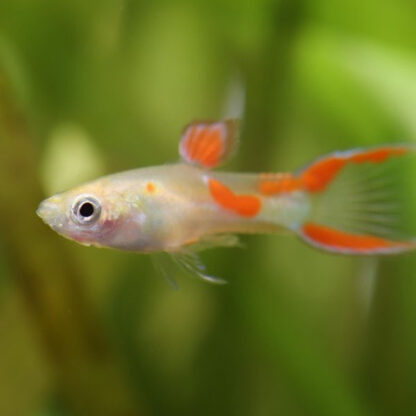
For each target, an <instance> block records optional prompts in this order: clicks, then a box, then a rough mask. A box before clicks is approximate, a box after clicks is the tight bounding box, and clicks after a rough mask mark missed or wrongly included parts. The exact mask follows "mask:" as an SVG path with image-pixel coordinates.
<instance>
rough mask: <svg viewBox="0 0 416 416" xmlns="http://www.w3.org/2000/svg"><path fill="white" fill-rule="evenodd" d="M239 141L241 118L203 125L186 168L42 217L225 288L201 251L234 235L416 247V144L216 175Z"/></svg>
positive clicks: (193, 131)
mask: <svg viewBox="0 0 416 416" xmlns="http://www.w3.org/2000/svg"><path fill="white" fill-rule="evenodd" d="M237 136H238V121H237V120H233V119H227V120H222V121H218V122H200V121H197V122H193V123H191V124H189V125H188V126H187V127H186V128H185V129H184V131H183V133H182V136H181V139H180V143H179V153H180V156H181V159H182V160H181V162H179V163H176V164H168V165H163V166H156V167H146V168H140V169H136V170H131V171H127V172H122V173H117V174H113V175H110V176H105V177H102V178H99V179H97V180H95V181H93V182H89V183H87V184H84V185H81V186H78V187H76V188H74V189H71V190H69V191H67V192H64V193H61V194H58V195H55V196H52V197H50V198H48V199H46V200H44V201H43V202H42V203H41V204H40V206H39V208H38V210H37V214H38V215H39V216H40V217H41V218H42V219H43V221H44V222H45V223H47V224H48V225H49V226H50V227H52V228H53V229H54V230H55V231H56V232H58V233H59V234H61V235H63V236H64V237H67V238H69V239H72V240H75V241H77V242H79V243H81V244H84V245H94V246H97V247H111V248H115V249H120V250H128V251H134V252H140V253H167V254H169V255H170V256H171V257H172V259H173V260H174V261H175V262H176V263H177V264H179V265H180V266H181V267H182V268H183V269H184V270H186V271H188V272H190V273H191V274H194V275H197V276H199V277H201V278H203V279H205V280H210V281H214V282H218V283H219V282H222V280H221V279H217V278H215V277H212V276H210V275H208V274H206V273H205V271H204V266H203V265H202V263H201V262H200V261H199V259H198V257H197V254H196V253H197V252H198V251H199V250H202V249H205V248H209V247H213V246H233V245H236V244H238V239H237V238H236V237H235V236H234V234H240V233H277V232H280V231H282V230H287V231H290V232H291V233H294V234H296V235H297V236H299V237H300V238H301V239H302V240H304V241H305V242H307V243H309V244H311V245H312V246H314V247H317V248H320V249H322V250H326V251H330V252H334V253H343V254H360V255H373V254H395V253H401V252H405V251H409V250H413V249H415V248H416V242H415V240H414V239H412V238H411V237H409V236H408V235H407V234H406V233H407V228H408V227H407V224H408V223H407V220H406V211H405V209H404V208H403V206H402V202H403V201H402V200H401V195H403V194H404V195H405V192H401V188H400V186H401V181H402V178H403V175H397V172H399V170H398V169H397V167H398V168H402V167H403V166H404V163H403V162H402V160H405V159H406V158H407V157H408V156H409V155H411V154H412V153H413V152H414V149H413V148H412V147H411V146H408V145H386V146H382V147H376V148H370V149H357V150H350V151H343V152H335V153H332V154H330V155H327V156H324V157H321V158H319V159H318V160H316V161H314V162H312V163H311V164H310V165H309V166H307V167H306V168H304V169H302V170H300V171H299V172H297V173H294V174H292V173H267V174H251V173H228V172H221V173H220V172H214V171H213V170H212V169H213V168H215V167H217V166H218V165H220V164H221V163H223V162H224V161H225V160H226V159H227V158H228V157H229V156H230V155H231V154H232V153H233V152H234V150H235V148H236V145H237V142H238V140H237ZM390 165H392V166H393V167H389V169H390V170H387V169H386V170H384V169H383V168H382V167H383V166H390ZM394 178H396V179H398V181H396V182H395V181H394V180H392V179H394ZM398 185H400V186H398ZM402 199H403V200H406V198H402ZM400 223H402V224H403V223H404V227H402V228H403V230H404V232H403V231H402V230H401V228H400ZM162 263H163V262H162ZM158 264H161V263H158ZM160 267H161V269H162V270H161V271H162V273H164V274H166V270H165V268H164V266H160Z"/></svg>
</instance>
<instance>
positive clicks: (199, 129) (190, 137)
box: [182, 125, 223, 168]
mask: <svg viewBox="0 0 416 416" xmlns="http://www.w3.org/2000/svg"><path fill="white" fill-rule="evenodd" d="M221 136H222V130H221V127H220V125H214V126H212V125H207V126H202V125H192V126H190V127H189V128H188V131H187V133H186V138H185V139H184V142H183V147H182V149H183V153H184V154H185V155H186V158H187V159H188V160H189V161H191V162H198V163H199V164H201V165H202V166H204V167H206V168H211V167H213V166H215V165H217V164H218V163H219V161H220V159H221V156H222V150H223V140H222V137H221Z"/></svg>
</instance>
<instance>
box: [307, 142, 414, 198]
mask: <svg viewBox="0 0 416 416" xmlns="http://www.w3.org/2000/svg"><path fill="white" fill-rule="evenodd" d="M408 151H409V149H408V148H406V147H381V148H378V149H373V150H367V151H362V152H359V151H358V152H351V153H344V154H338V155H337V154H335V155H334V156H329V157H327V158H324V159H321V160H319V161H317V162H315V163H313V164H312V165H311V166H310V167H309V168H307V169H306V170H305V171H304V172H302V173H301V175H300V177H299V180H300V183H301V185H302V188H304V189H306V190H307V191H309V192H320V191H323V190H325V188H326V186H327V185H328V184H329V183H330V182H331V181H332V180H333V179H334V178H335V176H336V175H337V173H338V172H339V171H340V170H341V169H342V168H343V167H344V166H345V165H346V164H348V163H364V162H371V163H381V162H384V161H385V160H387V159H388V158H390V157H391V156H400V155H403V154H405V153H407V152H408Z"/></svg>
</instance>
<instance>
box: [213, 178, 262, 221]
mask: <svg viewBox="0 0 416 416" xmlns="http://www.w3.org/2000/svg"><path fill="white" fill-rule="evenodd" d="M208 187H209V192H210V193H211V196H212V197H213V198H214V200H215V202H216V203H217V204H218V205H220V206H221V207H223V208H225V209H228V210H230V211H234V212H235V213H237V214H239V215H241V216H243V217H254V216H255V215H257V214H258V212H259V211H260V208H261V202H260V200H259V198H258V197H256V196H253V195H236V194H235V193H234V192H233V191H231V189H229V188H227V187H226V186H225V185H224V184H222V183H221V182H219V181H216V180H214V179H210V180H209V182H208Z"/></svg>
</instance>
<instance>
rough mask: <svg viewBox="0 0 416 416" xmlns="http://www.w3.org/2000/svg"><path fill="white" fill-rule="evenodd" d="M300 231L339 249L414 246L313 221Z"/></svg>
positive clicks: (318, 241)
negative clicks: (333, 227) (351, 232)
mask: <svg viewBox="0 0 416 416" xmlns="http://www.w3.org/2000/svg"><path fill="white" fill-rule="evenodd" d="M302 231H303V233H304V235H305V236H306V237H308V238H309V239H310V240H312V241H314V242H316V243H318V244H321V245H324V246H328V247H332V248H334V249H339V250H352V251H357V252H371V251H377V250H380V249H389V248H397V249H410V248H413V247H414V246H415V245H414V244H413V243H405V242H395V241H389V240H385V239H383V238H379V237H373V236H369V235H357V234H349V233H346V232H342V231H337V230H334V229H332V228H329V227H325V226H321V225H317V224H313V223H309V224H306V225H304V227H303V228H302Z"/></svg>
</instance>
